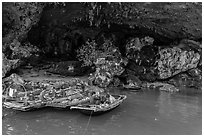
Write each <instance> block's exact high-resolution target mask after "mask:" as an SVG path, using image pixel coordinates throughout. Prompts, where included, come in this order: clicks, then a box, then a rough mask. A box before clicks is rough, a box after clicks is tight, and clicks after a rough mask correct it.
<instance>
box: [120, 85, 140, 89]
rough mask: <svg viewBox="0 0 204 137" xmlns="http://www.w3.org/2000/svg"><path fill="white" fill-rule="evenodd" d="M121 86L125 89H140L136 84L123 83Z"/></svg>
mask: <svg viewBox="0 0 204 137" xmlns="http://www.w3.org/2000/svg"><path fill="white" fill-rule="evenodd" d="M123 88H124V89H126V90H140V89H141V87H140V86H138V85H123Z"/></svg>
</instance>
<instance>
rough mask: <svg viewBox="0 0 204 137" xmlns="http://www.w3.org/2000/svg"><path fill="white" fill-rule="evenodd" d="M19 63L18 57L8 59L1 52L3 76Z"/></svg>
mask: <svg viewBox="0 0 204 137" xmlns="http://www.w3.org/2000/svg"><path fill="white" fill-rule="evenodd" d="M21 63H22V62H21V61H20V60H19V59H15V60H9V59H7V58H6V57H5V56H4V54H2V77H5V76H6V74H7V73H8V72H9V71H11V70H13V69H16V68H18V67H19V66H20V65H21Z"/></svg>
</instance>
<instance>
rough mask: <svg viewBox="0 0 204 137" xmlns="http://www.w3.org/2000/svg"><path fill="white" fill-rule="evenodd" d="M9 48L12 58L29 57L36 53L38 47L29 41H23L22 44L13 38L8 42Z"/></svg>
mask: <svg viewBox="0 0 204 137" xmlns="http://www.w3.org/2000/svg"><path fill="white" fill-rule="evenodd" d="M10 49H11V50H12V54H11V58H12V59H25V58H29V57H30V56H31V55H33V54H37V53H38V52H39V49H38V48H37V47H36V46H33V45H31V44H30V43H25V44H24V45H23V46H22V45H21V43H20V42H19V41H18V40H16V39H14V40H13V42H12V43H11V44H10Z"/></svg>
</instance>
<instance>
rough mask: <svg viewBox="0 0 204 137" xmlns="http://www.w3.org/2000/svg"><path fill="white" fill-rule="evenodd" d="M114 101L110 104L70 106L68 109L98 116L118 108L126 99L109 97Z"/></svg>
mask: <svg viewBox="0 0 204 137" xmlns="http://www.w3.org/2000/svg"><path fill="white" fill-rule="evenodd" d="M111 96H113V97H114V98H115V100H114V101H113V102H112V103H110V104H100V105H92V104H89V105H85V104H84V105H78V106H71V107H70V109H77V110H80V112H81V113H83V114H85V115H100V114H103V113H106V112H109V111H111V110H113V109H114V108H116V107H118V106H119V105H120V104H121V103H122V102H123V101H124V100H125V99H126V98H127V97H126V96H125V95H111Z"/></svg>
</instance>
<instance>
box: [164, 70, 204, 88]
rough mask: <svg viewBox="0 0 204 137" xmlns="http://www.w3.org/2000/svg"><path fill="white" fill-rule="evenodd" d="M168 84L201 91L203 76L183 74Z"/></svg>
mask: <svg viewBox="0 0 204 137" xmlns="http://www.w3.org/2000/svg"><path fill="white" fill-rule="evenodd" d="M167 83H169V84H172V85H174V86H176V87H188V88H196V89H201V88H202V76H201V75H199V76H193V77H192V76H190V75H188V74H186V73H181V74H178V75H176V76H174V77H173V78H171V79H170V80H168V81H167Z"/></svg>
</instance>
